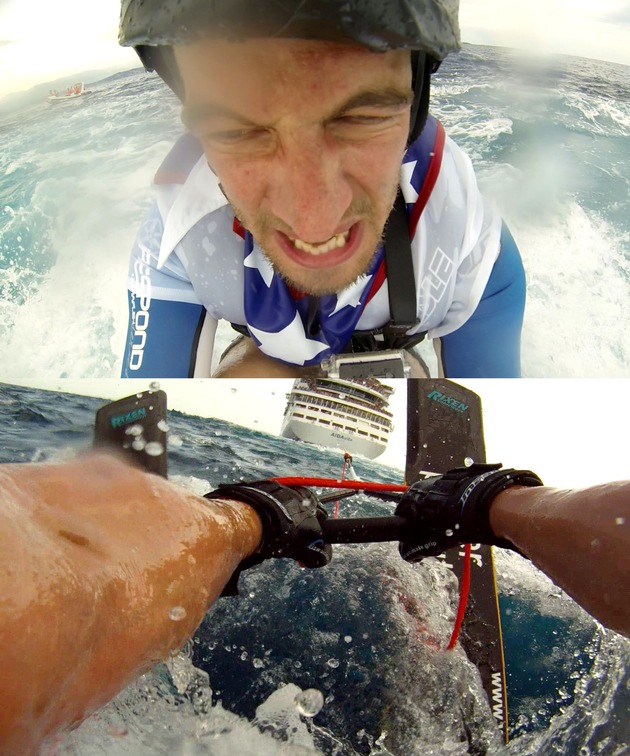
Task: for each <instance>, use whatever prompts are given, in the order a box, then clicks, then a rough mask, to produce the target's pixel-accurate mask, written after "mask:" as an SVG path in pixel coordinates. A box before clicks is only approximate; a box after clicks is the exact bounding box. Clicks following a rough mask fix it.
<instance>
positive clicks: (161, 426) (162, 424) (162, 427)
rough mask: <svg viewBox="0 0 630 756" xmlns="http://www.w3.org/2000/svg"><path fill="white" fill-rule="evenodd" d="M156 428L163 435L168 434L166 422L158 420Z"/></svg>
mask: <svg viewBox="0 0 630 756" xmlns="http://www.w3.org/2000/svg"><path fill="white" fill-rule="evenodd" d="M157 427H158V429H159V430H161V431H164V433H168V423H167V422H166V420H160V421H159V423H158V424H157Z"/></svg>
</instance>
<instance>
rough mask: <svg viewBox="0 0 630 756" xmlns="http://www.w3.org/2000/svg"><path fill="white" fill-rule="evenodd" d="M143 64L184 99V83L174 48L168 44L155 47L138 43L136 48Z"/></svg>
mask: <svg viewBox="0 0 630 756" xmlns="http://www.w3.org/2000/svg"><path fill="white" fill-rule="evenodd" d="M135 50H136V52H137V53H138V56H139V58H140V60H141V61H142V64H143V65H144V67H145V69H146V70H147V71H155V73H156V74H157V75H158V76H159V77H160V78H161V79H162V81H164V82H165V83H166V84H167V85H168V86H169V87H170V88H171V89H172V90H173V92H175V94H176V95H177V97H178V98H179V99H180V100H181V101H182V102H183V101H184V84H183V82H182V80H181V77H180V75H179V70H178V68H177V63H176V62H175V54H174V52H173V48H172V47H170V46H167V45H160V46H159V47H154V46H151V45H138V47H136V48H135Z"/></svg>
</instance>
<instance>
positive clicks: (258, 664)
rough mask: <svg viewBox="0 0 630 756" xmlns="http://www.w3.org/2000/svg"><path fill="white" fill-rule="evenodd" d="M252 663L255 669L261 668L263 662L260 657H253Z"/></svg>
mask: <svg viewBox="0 0 630 756" xmlns="http://www.w3.org/2000/svg"><path fill="white" fill-rule="evenodd" d="M252 664H253V665H254V667H256V669H261V668H262V667H263V666H264V665H265V662H264V661H263V660H262V659H254V660H253V661H252Z"/></svg>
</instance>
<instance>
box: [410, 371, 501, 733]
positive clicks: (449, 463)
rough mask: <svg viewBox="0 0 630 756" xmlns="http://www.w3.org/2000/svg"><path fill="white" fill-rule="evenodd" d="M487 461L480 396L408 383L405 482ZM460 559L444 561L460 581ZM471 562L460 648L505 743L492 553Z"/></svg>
mask: <svg viewBox="0 0 630 756" xmlns="http://www.w3.org/2000/svg"><path fill="white" fill-rule="evenodd" d="M485 461H486V451H485V442H484V435H483V418H482V411H481V399H480V398H479V396H478V395H477V394H475V393H474V392H473V391H470V390H469V389H467V388H465V387H464V386H460V385H459V384H458V383H453V382H452V381H449V380H446V379H409V380H408V381H407V461H406V467H405V478H406V483H408V484H411V483H413V482H415V481H416V480H419V479H421V478H423V477H426V476H428V475H431V474H433V475H436V474H440V473H444V472H447V471H448V470H450V469H452V468H454V467H463V466H469V465H471V464H472V463H473V462H485ZM463 557H464V549H463V546H462V547H461V548H460V547H455V548H452V549H449V550H448V551H447V552H446V553H445V554H444V557H443V558H444V562H445V563H446V564H447V565H448V566H449V567H450V568H451V569H452V570H453V572H454V573H455V574H456V575H457V578H458V579H459V580H461V575H462V568H463ZM471 560H472V563H471V581H470V593H469V600H468V608H467V610H466V615H465V617H464V622H463V626H462V631H461V635H460V643H461V645H462V647H463V648H464V650H465V652H466V654H467V656H468V658H469V659H470V661H471V662H473V664H475V666H476V667H477V669H478V670H479V674H480V676H481V680H482V683H483V687H484V690H485V691H486V694H487V696H488V700H489V702H490V708H491V710H492V715H493V717H494V719H495V721H496V723H497V725H498V726H499V727H500V729H501V731H502V733H503V738H504V740H505V742H506V743H507V741H508V710H507V692H506V676H505V663H504V658H503V640H502V637H501V619H500V614H499V601H498V593H497V586H496V579H495V571H494V561H493V558H492V548H491V547H490V546H482V545H480V544H472V554H471Z"/></svg>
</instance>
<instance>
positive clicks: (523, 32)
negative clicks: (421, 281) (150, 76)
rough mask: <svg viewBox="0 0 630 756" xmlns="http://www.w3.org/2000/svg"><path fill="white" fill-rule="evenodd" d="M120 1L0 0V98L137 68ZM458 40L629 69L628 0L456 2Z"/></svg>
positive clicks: (629, 14) (463, 0)
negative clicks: (122, 39) (91, 72)
mask: <svg viewBox="0 0 630 756" xmlns="http://www.w3.org/2000/svg"><path fill="white" fill-rule="evenodd" d="M119 7H120V3H119V0H56V1H55V2H50V0H0V97H2V96H3V95H5V94H7V93H9V92H13V91H21V90H24V89H28V88H29V87H31V86H33V85H34V84H37V83H40V82H43V81H50V80H52V79H55V78H58V77H60V76H65V75H66V74H67V75H68V76H69V77H70V78H73V74H74V73H75V72H80V71H82V70H86V69H90V68H107V67H110V66H115V65H116V66H117V65H119V66H121V67H125V66H127V65H128V66H129V67H133V66H136V65H138V60H137V58H136V57H135V55H134V53H133V52H131V51H130V50H123V49H121V48H119V47H118V44H117V27H118V13H119ZM460 22H461V28H462V38H463V40H464V41H465V42H472V43H474V44H490V45H498V46H503V47H517V48H525V49H527V50H530V51H534V52H536V53H537V54H547V53H565V54H570V55H578V56H580V55H581V56H584V57H590V58H599V59H601V60H611V61H615V62H618V63H624V64H627V65H630V3H629V2H628V0H460Z"/></svg>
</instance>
